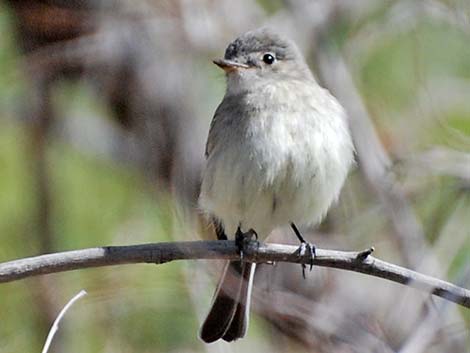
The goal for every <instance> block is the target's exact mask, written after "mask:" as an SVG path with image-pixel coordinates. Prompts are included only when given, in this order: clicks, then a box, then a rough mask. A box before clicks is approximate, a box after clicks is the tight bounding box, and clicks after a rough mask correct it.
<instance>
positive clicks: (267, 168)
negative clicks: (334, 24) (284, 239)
mask: <svg viewBox="0 0 470 353" xmlns="http://www.w3.org/2000/svg"><path fill="white" fill-rule="evenodd" d="M294 128H297V127H296V126H294ZM290 131H292V130H289V129H286V124H284V125H282V126H277V127H276V126H274V128H273V129H269V130H268V132H267V133H264V134H263V135H258V136H256V135H255V136H253V137H252V138H251V139H248V140H241V141H240V139H239V140H235V139H234V141H227V146H231V147H230V148H224V149H221V150H220V151H216V152H215V153H214V155H213V156H211V157H210V158H209V160H208V165H207V168H206V172H205V175H204V179H203V185H202V191H201V197H200V205H201V207H202V208H203V209H204V210H205V211H206V212H208V213H210V214H212V215H215V216H216V217H217V218H219V219H220V220H222V222H223V224H224V227H225V229H226V233H227V235H229V236H231V235H233V234H234V233H235V231H236V228H237V227H238V226H239V225H240V226H241V228H242V230H243V231H247V230H248V229H250V228H252V229H254V230H255V231H256V232H257V233H258V234H259V235H260V237H261V238H264V237H266V236H268V235H269V233H270V232H271V231H272V230H273V229H274V228H276V227H279V226H283V225H287V224H289V223H290V222H294V223H296V224H297V225H309V224H314V223H318V222H319V221H320V220H321V218H322V217H323V216H324V215H325V213H326V211H327V210H328V208H329V206H330V205H331V203H332V202H333V201H335V200H336V199H337V197H338V195H339V192H340V189H341V186H342V184H343V183H344V180H345V178H346V175H347V172H348V169H349V166H350V164H351V161H352V149H351V145H350V141H349V140H347V139H346V140H345V139H344V138H343V136H342V135H341V134H339V135H338V131H336V130H334V129H333V128H329V127H326V128H323V129H318V126H316V125H315V126H303V130H302V131H300V132H299V130H298V129H296V130H295V131H296V133H295V134H292V133H290ZM339 133H341V131H340V132H339ZM348 138H349V137H348Z"/></svg>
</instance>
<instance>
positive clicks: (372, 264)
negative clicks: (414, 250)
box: [0, 240, 470, 308]
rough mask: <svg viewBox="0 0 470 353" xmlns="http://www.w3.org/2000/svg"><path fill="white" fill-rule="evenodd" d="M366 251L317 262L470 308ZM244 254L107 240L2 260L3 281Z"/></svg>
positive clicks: (225, 246) (212, 245)
mask: <svg viewBox="0 0 470 353" xmlns="http://www.w3.org/2000/svg"><path fill="white" fill-rule="evenodd" d="M372 250H373V249H369V250H366V251H361V252H346V251H336V250H325V249H316V257H315V259H314V261H313V263H314V265H316V266H322V267H331V268H338V269H343V270H348V271H354V272H361V273H364V274H367V275H370V276H375V277H380V278H384V279H388V280H390V281H393V282H397V283H401V284H405V285H408V286H411V287H413V288H417V289H419V290H421V291H424V292H427V293H431V294H434V295H437V296H439V297H441V298H444V299H447V300H450V301H452V302H454V303H457V304H460V305H462V306H465V307H467V308H470V290H468V289H465V288H461V287H458V286H456V285H453V284H451V283H449V282H445V281H442V280H439V279H436V278H433V277H430V276H427V275H424V274H421V273H419V272H415V271H411V270H408V269H406V268H403V267H400V266H397V265H393V264H390V263H387V262H385V261H382V260H379V259H376V258H374V257H372V256H370V253H371V252H372ZM196 259H206V260H214V259H223V260H238V259H240V256H239V255H238V251H237V246H236V245H235V243H234V242H233V241H221V240H216V241H190V242H171V243H157V244H142V245H131V246H106V247H102V248H89V249H83V250H74V251H66V252H61V253H54V254H48V255H40V256H35V257H29V258H25V259H20V260H14V261H9V262H4V263H0V283H1V282H11V281H15V280H18V279H21V278H26V277H31V276H36V275H43V274H48V273H56V272H64V271H71V270H77V269H83V268H89V267H101V266H112V265H123V264H132V263H155V264H162V263H165V262H169V261H174V260H196ZM244 259H245V260H246V261H250V262H257V263H263V262H273V261H274V262H290V263H304V264H308V263H309V262H310V258H309V256H308V254H305V255H303V256H299V253H298V247H296V246H292V245H281V244H258V243H257V242H251V243H249V244H247V246H246V249H245V251H244Z"/></svg>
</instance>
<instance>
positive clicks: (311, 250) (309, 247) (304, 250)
mask: <svg viewBox="0 0 470 353" xmlns="http://www.w3.org/2000/svg"><path fill="white" fill-rule="evenodd" d="M306 254H307V255H308V256H309V258H310V262H309V267H310V268H309V271H312V268H313V261H314V260H315V256H316V252H315V245H313V244H310V243H307V242H302V243H300V246H299V257H304V256H305V255H306ZM301 266H302V277H303V278H304V279H305V278H306V276H305V269H306V268H307V265H306V264H305V263H302V264H301Z"/></svg>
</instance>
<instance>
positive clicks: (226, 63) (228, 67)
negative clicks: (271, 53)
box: [212, 59, 249, 72]
mask: <svg viewBox="0 0 470 353" xmlns="http://www.w3.org/2000/svg"><path fill="white" fill-rule="evenodd" d="M212 62H213V63H214V64H216V65H217V66H218V67H220V68H221V69H222V70H224V71H225V72H230V71H234V70H238V69H248V68H249V66H248V65H246V64H242V63H237V62H236V61H232V60H227V59H215V60H213V61H212Z"/></svg>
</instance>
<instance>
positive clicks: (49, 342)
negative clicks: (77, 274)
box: [42, 289, 87, 353]
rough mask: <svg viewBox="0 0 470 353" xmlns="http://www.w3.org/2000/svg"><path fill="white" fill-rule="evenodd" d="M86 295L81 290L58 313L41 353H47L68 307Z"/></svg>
mask: <svg viewBox="0 0 470 353" xmlns="http://www.w3.org/2000/svg"><path fill="white" fill-rule="evenodd" d="M86 294H87V292H86V291H85V290H83V289H82V290H81V291H80V292H78V293H77V294H76V295H75V296H74V297H73V298H72V299H70V300H69V302H68V303H67V304H66V305H65V306H64V308H63V309H62V310H61V311H60V313H59V315H58V316H57V318H56V319H55V320H54V323H53V324H52V327H51V329H50V331H49V334H48V335H47V339H46V343H44V347H43V348H42V353H47V351H48V350H49V347H50V345H51V343H52V339H53V338H54V335H55V333H56V332H57V330H58V329H59V323H60V320H62V318H63V317H64V315H65V313H66V312H67V310H69V309H70V307H71V306H72V305H73V304H74V303H75V302H76V301H77V300H78V299H80V298H81V297H83V296H85V295H86Z"/></svg>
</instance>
